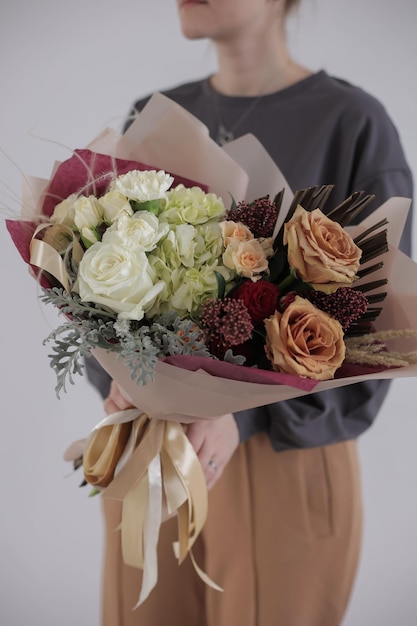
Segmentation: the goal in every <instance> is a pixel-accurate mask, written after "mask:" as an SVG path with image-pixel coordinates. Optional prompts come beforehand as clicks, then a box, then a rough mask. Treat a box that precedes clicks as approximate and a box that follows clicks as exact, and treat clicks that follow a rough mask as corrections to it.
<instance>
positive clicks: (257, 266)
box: [223, 239, 268, 281]
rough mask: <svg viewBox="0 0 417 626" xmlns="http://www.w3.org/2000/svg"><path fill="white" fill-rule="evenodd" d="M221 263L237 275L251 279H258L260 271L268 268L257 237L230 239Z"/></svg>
mask: <svg viewBox="0 0 417 626" xmlns="http://www.w3.org/2000/svg"><path fill="white" fill-rule="evenodd" d="M223 263H224V264H225V266H226V267H228V268H229V269H231V270H235V271H236V272H237V274H239V276H245V278H250V279H251V280H253V281H255V280H259V278H260V277H261V276H260V275H261V273H262V272H266V271H267V270H268V261H267V258H266V255H265V251H264V249H263V248H262V246H261V244H260V243H259V241H258V240H257V239H251V240H250V241H238V240H232V241H231V243H230V244H229V245H228V246H227V248H226V250H225V251H224V253H223Z"/></svg>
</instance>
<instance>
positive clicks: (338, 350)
mask: <svg viewBox="0 0 417 626" xmlns="http://www.w3.org/2000/svg"><path fill="white" fill-rule="evenodd" d="M264 323H265V328H266V336H267V341H266V346H265V352H266V355H267V357H268V359H269V360H270V361H271V363H272V367H273V369H274V370H275V371H277V372H285V373H286V374H293V375H296V376H302V377H304V378H312V379H314V380H329V379H331V378H333V376H334V373H335V371H336V370H337V369H338V368H339V367H340V366H341V365H342V363H343V360H344V358H345V343H344V341H343V329H342V326H341V324H340V323H339V322H338V321H337V320H335V319H333V318H332V317H330V315H328V314H327V313H325V312H324V311H321V310H320V309H318V308H316V307H315V306H314V305H313V304H312V303H311V302H309V300H306V299H305V298H301V297H300V296H296V298H295V299H294V301H293V302H292V303H291V304H289V305H288V307H287V308H286V310H285V312H284V313H279V311H276V312H275V313H274V315H272V316H271V317H269V318H267V319H266V320H265V321H264Z"/></svg>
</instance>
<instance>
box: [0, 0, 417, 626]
mask: <svg viewBox="0 0 417 626" xmlns="http://www.w3.org/2000/svg"><path fill="white" fill-rule="evenodd" d="M304 5H305V6H304V10H303V12H302V13H301V15H299V16H298V17H294V18H293V19H292V21H291V24H290V42H291V47H292V49H293V51H294V54H295V56H296V57H297V58H298V59H299V60H300V61H301V62H304V63H305V64H306V65H308V66H310V67H311V68H312V69H319V68H325V69H326V70H327V71H328V72H330V73H333V74H335V75H338V76H343V77H344V78H347V79H348V80H351V81H352V82H354V83H356V84H358V85H360V86H362V87H364V88H365V89H367V90H368V91H370V92H371V93H373V94H374V95H376V96H377V97H378V98H379V99H380V100H382V101H383V103H384V104H385V106H386V108H387V109H388V111H389V113H390V114H391V116H392V117H393V118H394V120H395V122H396V125H397V128H398V130H399V132H400V135H401V138H402V142H403V145H404V148H405V151H406V154H407V157H408V160H409V162H410V165H411V167H412V169H413V171H414V173H416V171H417V133H416V126H415V103H416V101H417V84H416V75H415V59H416V58H417V44H416V37H415V26H416V22H417V21H416V17H417V5H416V4H415V0H398V1H397V2H395V3H394V2H391V1H390V0H350V1H349V2H346V0H304ZM213 68H214V57H213V54H212V50H211V49H210V46H209V45H208V44H207V43H206V42H193V43H190V42H186V41H185V40H183V38H182V36H181V35H180V33H179V29H178V22H177V16H176V9H175V2H174V0H136V1H133V0H118V2H114V1H112V0H100V2H99V1H93V0H72V2H71V3H68V2H62V0H37V1H36V2H32V0H2V2H1V6H0V81H1V82H0V84H1V96H0V111H1V116H0V150H1V154H0V202H1V206H2V209H1V215H0V217H2V218H3V217H6V216H8V215H9V216H10V215H12V214H14V215H17V214H18V212H19V202H18V198H19V193H20V172H19V170H22V171H23V172H26V173H29V174H32V175H37V176H43V177H48V176H49V172H50V169H51V167H52V164H53V162H54V160H55V159H58V160H62V159H65V158H67V157H68V156H69V150H70V148H76V147H83V146H84V145H85V144H86V143H88V141H89V140H90V139H92V138H93V137H94V136H95V135H96V134H97V133H98V132H100V131H101V130H102V128H104V127H105V126H107V125H113V126H115V127H117V128H119V127H120V125H121V121H122V119H123V116H124V115H125V114H126V113H127V111H128V109H129V107H130V105H131V103H132V102H133V100H134V99H136V98H138V97H140V96H143V95H145V94H147V93H149V92H151V91H153V90H156V89H162V88H164V87H169V86H172V85H174V84H177V83H179V82H182V81H184V80H188V79H192V78H197V77H200V76H202V75H205V74H208V73H209V72H210V71H211V70H212V69H213ZM0 279H1V294H2V295H1V303H2V307H1V309H0V311H1V313H0V315H1V317H0V336H1V339H2V341H1V353H0V358H1V391H2V396H1V400H2V406H3V410H2V415H1V435H0V442H1V454H0V476H1V478H2V498H1V506H0V623H1V624H2V626H26V624H42V626H57V625H59V626H73V624H74V623H76V624H78V626H98V614H99V610H98V607H99V583H100V561H101V548H102V545H101V542H102V527H101V519H100V508H99V500H98V499H89V498H88V497H87V491H86V489H78V483H79V481H80V479H81V475H78V476H77V475H74V474H71V471H70V468H69V467H68V466H67V465H66V464H65V463H64V462H63V460H62V453H63V450H64V449H65V447H66V446H67V444H68V443H69V442H71V441H72V440H73V439H75V438H78V437H81V436H83V435H85V434H86V433H87V431H88V430H89V429H90V428H91V427H92V426H93V425H94V424H95V423H96V422H97V421H99V420H100V419H101V417H102V410H101V403H100V401H99V398H98V395H97V394H96V392H95V390H93V389H92V388H91V387H89V386H88V384H87V383H86V381H85V380H84V379H80V380H77V382H76V385H75V386H74V387H70V389H69V391H68V393H67V394H66V395H64V396H63V397H62V398H61V399H60V400H58V399H57V398H56V397H55V393H54V384H55V378H54V376H55V375H54V373H53V372H52V370H51V369H50V368H49V363H48V358H47V352H48V349H47V347H43V346H42V340H43V339H44V337H46V335H47V334H48V333H49V331H50V328H51V326H53V325H55V324H56V322H57V317H56V315H55V313H54V312H53V311H49V310H48V309H46V308H44V307H43V306H41V304H40V303H39V302H38V299H37V289H36V285H35V283H34V281H33V280H32V279H30V278H29V276H28V275H27V272H26V268H25V267H24V265H23V263H22V262H21V261H20V259H19V258H18V255H17V253H16V251H15V250H14V248H13V246H12V244H11V242H10V241H9V237H8V234H7V233H6V230H5V228H4V224H2V226H1V228H0ZM415 386H416V381H414V380H403V381H401V382H396V383H395V384H394V386H393V388H392V390H391V391H390V394H389V397H388V399H387V401H386V403H385V405H384V407H383V410H382V412H381V414H380V416H379V418H378V420H377V422H376V423H375V425H374V426H373V427H372V428H371V429H370V430H369V431H368V432H367V433H366V434H365V435H364V436H363V437H362V438H361V440H360V452H361V458H362V468H363V485H364V501H365V536H364V545H363V556H362V560H361V565H360V570H359V576H358V579H357V583H356V586H355V591H354V595H353V598H352V602H351V605H350V608H349V611H348V614H347V616H346V619H345V623H344V626H358V625H360V626H362V625H366V626H391V625H392V624H394V623H395V624H399V625H401V626H415V624H416V623H417V594H416V593H415V581H416V580H417V540H416V530H415V529H416V527H417V497H416V485H417V461H416V458H415V443H414V442H415V441H416V440H417V416H416V415H415V404H414V402H415V388H416V387H415ZM161 626H165V625H161ZM242 626H245V625H244V624H242Z"/></svg>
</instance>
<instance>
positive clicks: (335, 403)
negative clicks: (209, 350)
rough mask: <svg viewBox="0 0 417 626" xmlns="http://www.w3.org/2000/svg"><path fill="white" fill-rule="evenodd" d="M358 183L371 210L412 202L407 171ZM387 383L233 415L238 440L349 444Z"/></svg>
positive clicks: (407, 235) (405, 241) (370, 417)
mask: <svg viewBox="0 0 417 626" xmlns="http://www.w3.org/2000/svg"><path fill="white" fill-rule="evenodd" d="M360 184H361V187H360V188H361V189H362V188H365V189H366V192H367V193H370V194H375V199H376V202H377V204H376V206H379V205H380V204H382V203H383V202H384V201H385V200H387V199H388V198H390V197H393V196H403V197H407V198H412V193H413V185H412V178H411V174H410V171H409V169H408V168H407V167H404V168H400V169H396V168H392V169H389V170H384V171H381V172H379V173H376V174H375V175H374V176H373V177H368V178H367V180H362V181H360ZM358 189H359V187H358ZM411 226H412V214H411V211H410V212H409V215H408V219H407V225H406V227H405V229H404V235H403V238H402V241H401V244H400V245H401V248H402V250H403V251H404V252H406V253H407V254H410V253H411ZM390 384H391V381H387V380H371V381H366V382H362V383H357V384H353V385H349V386H346V387H339V388H338V389H332V390H329V391H324V392H318V393H313V394H311V395H308V396H303V397H302V398H296V399H293V400H287V401H283V402H277V403H274V404H270V405H267V406H263V407H258V408H256V409H250V410H247V411H240V412H238V413H235V415H234V417H235V420H236V423H237V426H238V429H239V435H240V440H241V441H245V440H246V439H249V438H250V437H251V436H253V435H255V434H256V433H258V432H261V431H266V432H267V433H268V435H269V437H270V440H271V444H272V446H273V448H274V449H275V450H276V451H278V452H279V451H283V450H288V449H291V448H307V447H315V446H322V445H328V444H332V443H337V442H339V441H345V440H348V439H355V438H357V437H358V436H359V435H361V434H362V433H363V432H364V431H365V430H366V429H367V428H369V426H370V425H371V424H372V423H373V421H374V419H375V418H376V416H377V414H378V411H379V409H380V408H381V405H382V403H383V401H384V399H385V397H386V395H387V392H388V390H389V387H390Z"/></svg>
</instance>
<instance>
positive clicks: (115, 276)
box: [78, 242, 164, 320]
mask: <svg viewBox="0 0 417 626" xmlns="http://www.w3.org/2000/svg"><path fill="white" fill-rule="evenodd" d="M163 287H164V283H163V282H162V281H158V280H157V279H156V276H155V272H154V270H153V269H152V267H151V266H150V265H149V263H148V259H147V257H146V254H145V253H144V252H143V251H133V250H130V249H126V248H124V247H123V246H121V245H118V244H116V243H103V242H98V243H96V244H94V245H93V246H91V248H89V249H88V250H87V251H86V252H85V254H84V256H83V258H82V260H81V262H80V266H79V273H78V289H79V294H80V296H81V299H82V300H83V301H84V302H94V303H96V304H100V305H102V306H105V307H108V308H109V309H111V310H112V311H114V312H115V313H117V314H118V318H119V319H132V320H141V319H142V318H143V316H144V314H145V312H146V311H147V310H148V309H150V307H151V306H152V304H153V302H154V300H155V299H156V297H157V295H158V294H159V293H160V291H162V289H163Z"/></svg>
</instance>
